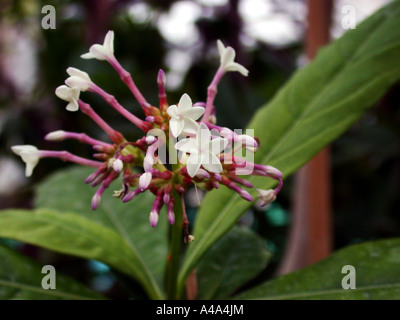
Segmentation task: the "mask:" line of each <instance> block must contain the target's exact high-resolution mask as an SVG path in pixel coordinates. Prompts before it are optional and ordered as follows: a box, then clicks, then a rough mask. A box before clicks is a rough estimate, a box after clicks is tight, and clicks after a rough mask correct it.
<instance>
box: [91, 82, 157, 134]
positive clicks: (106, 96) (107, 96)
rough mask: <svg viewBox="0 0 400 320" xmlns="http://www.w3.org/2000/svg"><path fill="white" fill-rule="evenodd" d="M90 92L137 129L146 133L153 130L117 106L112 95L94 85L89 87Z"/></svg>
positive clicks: (150, 126) (149, 125) (146, 123)
mask: <svg viewBox="0 0 400 320" xmlns="http://www.w3.org/2000/svg"><path fill="white" fill-rule="evenodd" d="M90 91H92V92H94V93H97V94H98V95H100V96H101V97H102V98H103V99H104V100H105V101H106V102H107V103H108V104H109V105H110V106H111V107H113V108H114V109H115V110H116V111H118V112H119V113H120V114H122V115H123V116H124V117H125V118H126V119H128V120H129V121H130V122H132V123H133V124H134V125H136V126H137V127H138V128H140V129H142V130H143V131H144V132H147V131H149V130H150V129H152V128H153V126H152V125H151V124H150V123H148V122H145V121H143V120H141V119H139V118H138V117H136V116H135V115H133V114H132V113H130V112H129V111H128V110H126V109H125V108H124V107H123V106H121V105H120V104H119V102H118V101H117V99H115V97H114V96H113V95H111V94H109V93H107V92H105V91H104V90H103V89H101V88H100V87H99V86H97V85H95V84H94V83H93V84H92V85H91V86H90Z"/></svg>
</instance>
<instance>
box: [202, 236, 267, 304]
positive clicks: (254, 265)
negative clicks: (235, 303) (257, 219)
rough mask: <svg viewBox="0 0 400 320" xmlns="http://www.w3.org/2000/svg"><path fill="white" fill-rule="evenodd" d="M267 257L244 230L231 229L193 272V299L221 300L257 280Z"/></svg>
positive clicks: (259, 242)
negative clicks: (194, 272) (195, 282)
mask: <svg viewBox="0 0 400 320" xmlns="http://www.w3.org/2000/svg"><path fill="white" fill-rule="evenodd" d="M270 257H271V253H270V252H269V251H268V250H267V249H266V247H265V244H264V241H263V240H262V239H261V238H260V237H259V236H257V235H256V234H255V233H254V232H252V231H251V230H249V229H246V228H233V229H232V230H231V231H230V232H228V233H227V234H226V235H224V236H223V237H222V238H221V239H220V240H219V241H218V242H216V243H215V245H214V246H213V247H212V249H211V250H210V251H209V252H208V253H207V254H206V255H205V256H204V258H203V259H202V260H201V262H200V263H199V266H198V269H197V272H196V274H197V281H198V294H197V299H201V300H206V299H210V300H214V299H224V298H227V297H228V296H229V295H230V294H232V293H234V292H235V291H236V290H237V289H238V288H240V287H241V286H242V285H243V284H245V283H246V282H248V281H249V280H251V279H253V278H254V277H255V276H257V275H258V274H259V273H260V272H261V271H262V270H263V269H264V268H265V267H266V265H267V262H268V260H269V258H270Z"/></svg>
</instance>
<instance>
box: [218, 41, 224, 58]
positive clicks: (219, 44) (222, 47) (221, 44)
mask: <svg viewBox="0 0 400 320" xmlns="http://www.w3.org/2000/svg"><path fill="white" fill-rule="evenodd" d="M217 47H218V53H219V56H220V57H221V61H222V57H223V56H224V54H225V46H224V44H223V43H222V41H221V40H217Z"/></svg>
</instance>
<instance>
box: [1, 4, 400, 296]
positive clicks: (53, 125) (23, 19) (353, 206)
mask: <svg viewBox="0 0 400 320" xmlns="http://www.w3.org/2000/svg"><path fill="white" fill-rule="evenodd" d="M326 2H327V3H331V5H332V7H331V9H330V10H331V11H330V15H331V17H332V21H331V23H330V26H329V34H330V37H331V38H332V39H334V38H336V37H339V36H340V35H342V34H343V33H344V32H345V31H347V30H345V29H344V28H343V26H342V21H343V11H342V9H343V7H344V6H346V5H350V6H352V8H354V10H355V11H354V12H355V17H356V23H360V22H361V21H362V20H363V19H364V18H366V17H367V16H369V15H370V14H372V13H373V12H374V11H376V10H377V9H378V8H379V7H381V6H383V5H384V4H386V3H388V2H389V1H388V0H347V1H345V0H336V1H332V2H331V1H326ZM44 5H52V6H54V7H55V9H56V29H48V30H44V29H42V28H41V20H42V18H43V17H44V16H45V15H46V14H45V13H42V12H41V10H42V7H43V6H44ZM307 5H308V3H307V1H306V0H279V1H278V0H193V1H174V0H151V1H140V0H75V1H74V0H63V1H55V0H46V1H38V0H19V1H17V0H15V1H11V0H2V1H1V2H0V17H1V19H0V141H1V144H0V208H9V207H25V208H26V207H28V208H29V207H31V206H32V203H33V202H32V199H33V198H34V186H35V184H37V183H39V182H40V181H42V180H43V179H45V178H46V176H48V175H49V174H51V173H52V172H54V171H55V170H59V169H61V168H63V167H65V166H68V164H65V163H62V162H60V161H57V160H51V159H46V160H44V161H41V162H40V163H39V165H38V166H37V168H36V169H35V174H34V175H33V177H32V178H30V179H26V178H25V177H24V166H23V163H22V162H21V161H20V159H19V158H17V157H16V156H15V155H13V154H12V153H11V151H10V147H11V146H12V145H17V144H33V145H36V146H37V147H38V148H40V149H57V150H64V149H67V150H69V151H71V152H73V153H75V154H79V155H81V156H86V157H89V156H90V154H91V150H90V149H89V148H86V147H85V146H83V145H81V144H79V143H76V142H73V141H72V142H71V141H66V142H62V143H57V144H56V143H51V142H46V141H44V140H43V138H44V136H45V134H46V133H48V132H50V131H54V130H59V129H63V130H71V131H76V132H86V133H88V134H89V135H91V136H94V137H98V138H104V137H102V132H100V131H99V130H98V129H97V127H96V126H95V125H94V124H93V123H92V122H91V121H90V120H89V119H87V118H86V117H84V116H82V115H81V114H80V113H71V112H66V111H65V102H63V101H61V100H59V99H57V98H56V96H55V94H54V91H55V88H56V87H57V86H59V85H61V84H62V83H63V82H64V80H65V78H66V76H67V74H66V71H65V70H66V68H67V67H69V66H73V67H76V68H79V69H82V70H84V71H86V72H88V73H89V74H90V76H91V78H92V79H93V80H94V82H96V83H98V84H99V85H101V86H102V87H103V88H104V89H105V90H106V91H108V92H111V93H112V94H114V95H115V96H116V97H118V100H119V101H120V103H121V104H122V105H124V106H125V107H127V108H128V109H129V110H135V112H136V113H137V114H139V115H141V110H140V107H139V106H138V104H137V103H136V101H135V100H134V99H133V97H132V96H131V94H130V92H129V90H128V89H127V88H125V87H124V85H123V83H122V82H121V81H120V80H119V77H118V75H117V74H116V73H115V72H113V70H112V68H111V67H110V66H109V65H108V64H107V63H104V62H100V61H97V60H83V59H80V55H81V54H83V53H85V52H87V51H88V48H89V47H90V45H91V44H93V43H102V41H103V39H104V35H105V33H106V32H107V30H114V31H115V34H116V36H115V53H116V57H117V58H118V59H119V61H120V62H121V64H122V65H123V66H124V67H125V68H126V69H127V70H129V71H130V72H131V74H132V76H133V79H134V81H135V82H136V84H137V86H138V87H139V89H140V90H141V91H142V93H143V94H144V96H145V97H146V98H147V100H148V101H149V102H151V103H153V104H154V105H157V101H158V98H157V95H158V91H157V84H156V77H157V72H158V70H159V68H163V69H164V70H165V72H166V74H167V90H168V91H167V93H168V101H169V103H171V104H172V103H176V102H177V101H178V100H179V97H180V96H181V95H182V93H185V92H186V93H188V94H189V95H190V96H191V97H192V99H193V100H194V101H204V100H205V97H206V89H207V86H208V84H209V82H210V81H211V79H212V77H213V75H214V73H215V71H216V69H217V67H218V65H219V57H218V52H217V49H216V40H217V39H221V40H222V41H223V42H224V44H225V45H230V46H232V47H233V48H235V49H236V52H237V60H238V61H239V62H240V63H241V64H243V65H244V66H246V67H247V68H248V69H249V71H250V74H249V77H248V78H244V77H242V76H240V75H239V74H234V73H230V74H228V75H227V76H225V77H224V79H223V81H222V83H221V86H220V87H219V92H218V95H217V98H216V103H215V104H216V109H217V118H218V122H219V124H220V125H222V126H229V127H230V128H243V127H245V126H246V124H247V123H248V121H249V120H250V119H251V117H252V115H253V113H254V112H255V110H256V109H257V108H259V107H260V106H262V105H264V104H266V103H268V101H269V100H270V99H271V98H272V97H273V96H274V94H275V93H276V92H277V90H278V89H279V88H280V87H281V86H282V85H283V84H284V83H285V82H286V81H287V79H288V78H289V77H290V76H291V75H292V73H293V72H294V71H295V70H296V69H298V68H301V67H302V66H304V65H305V64H306V63H307V61H308V58H307V56H306V54H305V52H306V48H305V46H306V41H305V39H306V33H307V16H308V15H307V13H308V12H309V10H308V7H307ZM84 97H85V98H84V99H85V100H86V101H87V102H89V103H91V104H93V105H95V106H96V111H98V112H99V114H100V115H101V116H102V117H104V118H106V119H107V121H108V122H109V123H110V124H111V125H112V126H113V127H115V128H116V129H118V130H120V131H121V132H123V133H124V135H125V136H126V137H127V138H128V139H135V138H137V137H138V136H139V134H140V132H139V131H137V130H135V128H133V127H132V126H131V125H130V124H129V123H128V122H127V121H125V120H124V118H122V117H119V116H118V115H117V114H116V113H115V112H113V110H112V109H111V108H109V107H107V106H106V105H105V104H104V103H103V101H101V100H100V99H98V98H96V97H95V96H94V95H90V94H85V95H84ZM399 103H400V92H399V85H396V86H394V87H393V88H392V89H391V90H390V91H389V92H388V93H387V94H386V96H385V97H384V98H383V99H382V100H381V101H379V103H377V104H376V105H375V106H374V107H372V108H371V109H370V110H369V111H368V112H367V113H365V114H364V116H363V117H362V118H361V119H360V121H358V122H357V123H356V124H355V125H354V126H353V127H352V128H351V129H350V130H349V131H348V132H347V133H346V134H344V135H343V136H342V137H340V138H339V139H338V140H336V141H335V142H334V143H333V145H332V146H331V148H330V154H329V158H330V160H329V167H330V168H329V175H330V177H331V179H330V181H328V182H327V183H329V189H330V190H331V192H330V206H331V207H330V211H331V212H332V217H331V220H332V224H331V227H330V230H329V232H330V237H331V238H332V243H331V247H330V250H336V249H339V248H341V247H344V246H347V245H349V244H352V243H356V242H360V241H366V240H372V239H379V238H387V237H393V236H398V235H399V234H400V217H399V207H400V198H399V196H398V195H399V191H400V166H399V160H400V158H399V153H400V148H399V142H400V127H399V125H398V123H399V120H400V119H399V118H400V116H399V111H398V110H399V108H398V107H399ZM265 130H268V128H265ZM256 135H257V132H256ZM293 180H294V178H289V179H287V180H286V184H285V187H284V189H283V192H282V195H281V196H280V197H279V199H278V201H277V202H276V203H274V204H273V205H272V206H270V207H269V208H267V209H264V210H261V209H260V208H257V207H255V208H253V209H251V210H250V211H249V212H248V213H246V215H245V216H244V217H243V219H242V220H241V221H240V223H241V224H242V225H247V226H249V227H251V228H253V229H254V230H255V231H256V232H258V233H259V234H260V235H261V236H262V237H263V238H264V239H265V245H266V246H267V247H268V248H269V249H270V250H272V251H273V252H274V257H273V263H271V264H270V266H268V268H267V270H265V272H264V273H263V274H262V275H261V276H260V278H259V279H257V280H255V281H259V280H260V279H261V278H268V277H269V276H271V275H273V274H276V273H278V272H279V261H281V259H282V257H283V256H284V252H285V249H286V248H287V245H288V243H287V241H288V234H289V232H290V226H291V221H293V199H294V196H295V195H294V190H295V188H294V183H293ZM191 200H192V199H191V196H190V194H189V195H188V199H187V202H188V205H189V207H190V208H189V209H190V210H189V214H190V218H191V220H192V221H193V220H194V217H195V214H196V211H197V207H196V201H191ZM317 240H318V239H317ZM8 244H9V245H11V246H16V247H18V248H20V249H21V251H23V252H25V253H27V254H28V255H30V256H32V257H35V258H37V259H39V260H41V259H42V260H43V259H46V257H47V258H48V256H49V255H51V254H50V253H49V252H45V251H43V250H39V249H37V248H34V247H31V246H25V245H21V244H18V243H14V242H8ZM53 259H55V258H54V257H53ZM56 260H57V261H56V263H57V262H58V263H59V267H57V268H60V270H62V271H64V272H66V273H69V274H70V275H73V276H75V277H76V278H78V279H80V280H82V281H83V282H85V283H86V284H88V285H90V286H92V287H94V288H96V289H98V290H100V291H103V292H105V293H107V294H108V296H110V297H114V298H125V297H127V296H128V294H127V293H126V292H125V291H124V290H123V289H121V288H119V285H118V283H116V282H115V281H114V280H113V279H114V278H113V276H112V275H111V273H110V270H109V269H108V268H107V267H106V266H104V265H102V264H100V263H98V262H96V261H92V262H90V263H89V264H87V263H83V262H82V261H80V260H79V259H76V258H71V257H62V256H58V255H57V259H56ZM82 270H86V271H87V272H86V273H85V272H82Z"/></svg>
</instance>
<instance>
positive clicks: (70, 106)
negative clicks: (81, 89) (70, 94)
mask: <svg viewBox="0 0 400 320" xmlns="http://www.w3.org/2000/svg"><path fill="white" fill-rule="evenodd" d="M65 109H67V111H71V112H75V111H78V110H79V104H78V101H76V100H73V101H71V102H70V103H68V105H67V107H66V108H65Z"/></svg>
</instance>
